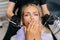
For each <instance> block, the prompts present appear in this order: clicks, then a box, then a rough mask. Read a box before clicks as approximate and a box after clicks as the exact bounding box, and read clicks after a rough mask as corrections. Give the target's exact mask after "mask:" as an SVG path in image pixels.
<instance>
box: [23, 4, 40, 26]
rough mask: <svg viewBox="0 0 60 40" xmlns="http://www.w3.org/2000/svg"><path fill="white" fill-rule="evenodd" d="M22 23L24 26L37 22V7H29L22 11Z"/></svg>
mask: <svg viewBox="0 0 60 40" xmlns="http://www.w3.org/2000/svg"><path fill="white" fill-rule="evenodd" d="M23 14H24V15H23V21H24V24H25V25H28V24H29V22H30V21H32V20H33V21H35V22H39V20H40V18H39V11H38V9H37V7H35V6H32V5H29V6H27V7H26V8H25V9H24V11H23Z"/></svg>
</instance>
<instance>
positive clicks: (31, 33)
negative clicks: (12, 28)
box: [26, 20, 41, 40]
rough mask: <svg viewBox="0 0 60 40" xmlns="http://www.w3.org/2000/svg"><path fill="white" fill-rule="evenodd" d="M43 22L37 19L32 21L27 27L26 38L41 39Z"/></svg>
mask: <svg viewBox="0 0 60 40" xmlns="http://www.w3.org/2000/svg"><path fill="white" fill-rule="evenodd" d="M40 25H41V24H40V23H37V22H35V21H33V20H32V21H30V24H29V25H28V27H27V28H26V40H34V39H35V40H41V26H40Z"/></svg>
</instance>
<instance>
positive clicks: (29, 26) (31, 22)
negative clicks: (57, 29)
mask: <svg viewBox="0 0 60 40" xmlns="http://www.w3.org/2000/svg"><path fill="white" fill-rule="evenodd" d="M32 24H33V21H32V20H31V21H30V22H29V25H28V29H29V30H30V29H31V26H32Z"/></svg>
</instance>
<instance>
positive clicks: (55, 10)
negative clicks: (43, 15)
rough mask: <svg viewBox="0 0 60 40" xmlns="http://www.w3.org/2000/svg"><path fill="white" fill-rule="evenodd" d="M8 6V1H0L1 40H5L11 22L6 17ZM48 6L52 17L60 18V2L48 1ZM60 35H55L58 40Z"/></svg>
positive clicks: (56, 0)
mask: <svg viewBox="0 0 60 40" xmlns="http://www.w3.org/2000/svg"><path fill="white" fill-rule="evenodd" d="M7 5H8V0H0V40H2V39H3V37H4V35H5V33H6V30H7V28H8V24H9V21H8V20H7V17H6V8H7ZM47 6H48V9H49V11H50V13H51V15H57V16H58V17H60V0H47ZM50 26H52V25H50ZM51 28H52V27H51ZM56 30H58V29H56ZM59 35H60V33H59ZM59 35H55V36H56V37H57V38H58V40H60V38H59Z"/></svg>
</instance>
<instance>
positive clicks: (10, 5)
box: [6, 2, 50, 19]
mask: <svg viewBox="0 0 60 40" xmlns="http://www.w3.org/2000/svg"><path fill="white" fill-rule="evenodd" d="M14 6H15V3H14V2H9V3H8V7H7V10H6V15H7V17H8V18H9V19H11V17H12V16H13V15H14V13H13V8H14ZM41 8H42V12H43V15H45V14H48V15H50V13H49V10H48V8H47V4H44V5H41Z"/></svg>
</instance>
